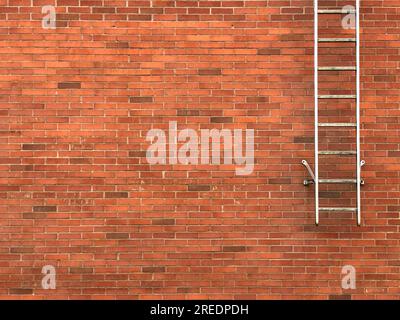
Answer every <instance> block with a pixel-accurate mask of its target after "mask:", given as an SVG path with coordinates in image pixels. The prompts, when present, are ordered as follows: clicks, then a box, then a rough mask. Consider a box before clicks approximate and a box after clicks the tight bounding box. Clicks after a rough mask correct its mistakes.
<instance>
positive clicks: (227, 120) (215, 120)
mask: <svg viewBox="0 0 400 320" xmlns="http://www.w3.org/2000/svg"><path fill="white" fill-rule="evenodd" d="M210 122H211V123H232V122H233V118H232V117H211V120H210Z"/></svg>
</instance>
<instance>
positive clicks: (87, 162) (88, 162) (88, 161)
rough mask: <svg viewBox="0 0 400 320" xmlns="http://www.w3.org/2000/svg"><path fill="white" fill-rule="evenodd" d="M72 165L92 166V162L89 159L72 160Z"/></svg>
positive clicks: (70, 161) (70, 160)
mask: <svg viewBox="0 0 400 320" xmlns="http://www.w3.org/2000/svg"><path fill="white" fill-rule="evenodd" d="M69 163H70V164H90V163H91V161H90V159H88V158H70V159H69Z"/></svg>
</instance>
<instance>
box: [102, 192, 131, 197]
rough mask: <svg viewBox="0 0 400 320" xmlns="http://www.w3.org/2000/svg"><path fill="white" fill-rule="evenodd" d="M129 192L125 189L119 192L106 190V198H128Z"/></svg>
mask: <svg viewBox="0 0 400 320" xmlns="http://www.w3.org/2000/svg"><path fill="white" fill-rule="evenodd" d="M128 195H129V193H128V192H125V191H120V192H106V194H105V196H106V198H128Z"/></svg>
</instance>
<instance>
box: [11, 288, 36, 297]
mask: <svg viewBox="0 0 400 320" xmlns="http://www.w3.org/2000/svg"><path fill="white" fill-rule="evenodd" d="M9 293H10V294H16V295H18V294H21V295H23V294H29V295H31V294H33V289H29V288H10V289H9Z"/></svg>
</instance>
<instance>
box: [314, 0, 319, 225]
mask: <svg viewBox="0 0 400 320" xmlns="http://www.w3.org/2000/svg"><path fill="white" fill-rule="evenodd" d="M318 36H319V35H318V0H314V159H315V165H314V175H315V182H314V184H315V224H316V225H318V224H319V185H318V184H319V170H318V169H319V168H318V142H319V140H318Z"/></svg>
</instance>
